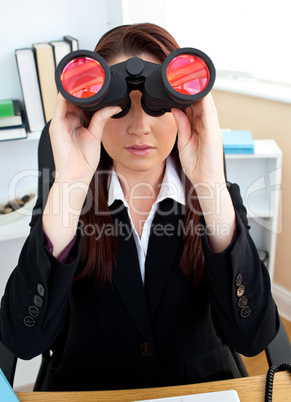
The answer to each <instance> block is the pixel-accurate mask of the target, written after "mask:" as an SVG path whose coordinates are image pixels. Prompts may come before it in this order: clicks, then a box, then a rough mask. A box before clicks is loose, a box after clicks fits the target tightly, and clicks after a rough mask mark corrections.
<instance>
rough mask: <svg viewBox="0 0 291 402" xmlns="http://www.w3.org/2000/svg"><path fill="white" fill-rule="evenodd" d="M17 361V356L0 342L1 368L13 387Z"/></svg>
mask: <svg viewBox="0 0 291 402" xmlns="http://www.w3.org/2000/svg"><path fill="white" fill-rule="evenodd" d="M16 363H17V357H16V356H14V355H13V354H12V353H11V352H9V350H8V349H6V347H5V346H4V345H3V344H2V343H1V342H0V368H1V369H2V371H3V373H4V375H5V377H6V378H7V380H8V381H9V384H10V385H11V387H13V382H14V375H15V370H16Z"/></svg>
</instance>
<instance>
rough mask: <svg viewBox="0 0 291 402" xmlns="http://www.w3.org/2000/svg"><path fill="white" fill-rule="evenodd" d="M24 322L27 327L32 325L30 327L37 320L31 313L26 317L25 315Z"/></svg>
mask: <svg viewBox="0 0 291 402" xmlns="http://www.w3.org/2000/svg"><path fill="white" fill-rule="evenodd" d="M23 322H24V324H25V325H26V326H27V327H30V328H31V327H33V326H34V325H35V320H34V318H32V317H31V316H30V315H27V316H26V317H24V319H23Z"/></svg>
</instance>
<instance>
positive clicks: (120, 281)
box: [110, 201, 153, 344]
mask: <svg viewBox="0 0 291 402" xmlns="http://www.w3.org/2000/svg"><path fill="white" fill-rule="evenodd" d="M110 210H111V212H112V217H113V221H114V224H115V228H116V230H117V232H118V256H117V266H116V268H115V269H114V272H113V283H114V285H115V288H116V290H117V292H118V294H119V297H120V299H121V300H122V303H123V304H124V306H125V308H126V309H127V311H128V313H129V314H130V315H131V317H132V319H133V321H134V322H135V324H136V326H137V327H138V328H139V330H140V331H141V332H142V334H143V335H144V336H145V339H146V340H147V341H149V342H151V343H152V344H153V333H152V327H151V322H150V316H149V311H148V306H147V301H146V296H145V291H144V286H143V283H142V279H141V274H140V267H139V261H138V255H137V251H136V245H135V241H134V238H133V235H132V227H131V224H130V221H129V218H128V214H127V211H126V208H125V207H124V205H123V203H122V202H121V201H115V202H114V203H113V204H112V206H111V207H110ZM116 211H118V212H116Z"/></svg>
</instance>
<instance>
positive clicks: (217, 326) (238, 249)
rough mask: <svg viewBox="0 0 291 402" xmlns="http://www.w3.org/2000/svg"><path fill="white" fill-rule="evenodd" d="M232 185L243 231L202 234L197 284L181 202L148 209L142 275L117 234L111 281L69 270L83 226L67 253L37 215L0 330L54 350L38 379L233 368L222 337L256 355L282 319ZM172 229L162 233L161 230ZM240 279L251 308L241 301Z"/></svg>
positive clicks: (18, 350) (79, 380) (127, 240)
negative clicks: (59, 252) (183, 260)
mask: <svg viewBox="0 0 291 402" xmlns="http://www.w3.org/2000/svg"><path fill="white" fill-rule="evenodd" d="M45 135H46V136H47V134H45ZM42 138H47V137H42ZM42 141H44V140H43V139H42ZM45 141H47V140H45ZM47 149H48V152H47V153H46V155H49V153H50V152H51V150H50V149H49V148H47ZM50 158H51V157H50ZM50 158H48V159H50ZM40 162H41V167H49V168H52V166H46V163H44V164H43V165H42V159H41V158H40ZM49 163H51V162H49ZM50 173H51V172H50ZM46 177H47V179H45V178H44V176H43V177H42V180H41V183H40V191H41V192H42V189H43V193H44V195H43V196H42V195H40V198H39V200H38V202H37V205H36V208H35V210H37V209H38V208H40V209H41V208H42V204H43V198H45V197H46V196H47V191H48V188H47V189H46V188H45V187H49V185H48V186H47V184H48V183H49V182H50V183H51V181H52V177H51V174H47V176H46ZM46 180H47V183H46ZM229 191H230V194H231V197H232V200H233V203H234V206H235V209H236V219H237V237H236V239H234V240H233V242H232V243H231V244H230V245H229V247H228V248H227V249H226V250H225V251H223V252H222V253H213V252H212V251H211V249H210V248H209V246H208V242H207V236H206V235H205V236H202V238H201V240H202V246H203V251H204V255H205V280H204V281H203V282H202V283H201V285H200V286H197V287H193V285H192V283H191V282H190V281H189V280H187V279H186V278H185V277H184V276H183V274H182V273H181V271H180V269H179V260H180V257H181V252H182V249H183V243H182V235H181V234H182V232H181V231H182V230H183V225H182V223H181V222H183V207H182V206H181V205H179V204H178V203H175V202H173V201H171V200H165V201H163V202H162V203H160V205H159V210H158V211H157V213H156V216H155V218H154V221H153V227H152V232H151V236H150V241H149V246H148V253H147V258H146V269H145V272H146V274H145V284H144V286H143V283H142V280H141V276H140V269H139V263H138V257H137V252H136V247H135V242H134V239H133V237H132V236H128V232H127V231H126V230H124V231H123V232H122V233H123V234H124V233H125V234H124V235H122V233H120V235H119V236H118V242H119V254H118V263H117V267H116V268H115V269H114V272H113V283H112V286H110V285H108V286H107V287H106V288H105V289H103V290H102V291H100V292H94V291H90V289H89V288H88V284H87V283H86V282H85V281H82V280H80V281H74V275H75V273H76V271H77V270H78V269H79V268H78V260H79V256H80V248H81V243H82V234H79V237H78V240H77V244H76V248H75V260H74V261H73V262H72V263H70V264H62V263H61V262H60V261H58V260H57V259H55V258H54V257H53V256H52V255H51V254H50V253H49V252H48V250H47V249H46V248H45V247H44V246H43V233H42V225H41V215H39V214H37V215H36V216H35V217H34V218H33V219H32V223H31V225H32V229H31V233H30V236H29V237H28V239H27V241H26V243H25V245H24V247H23V250H22V252H21V255H20V258H19V263H18V266H17V267H16V269H15V270H14V271H13V273H12V275H11V277H10V279H9V281H8V284H7V287H6V291H5V295H4V297H3V299H2V304H1V316H0V319H1V320H0V324H1V326H0V334H1V340H2V342H3V343H4V344H5V345H6V346H7V347H8V348H9V349H10V350H11V351H12V352H13V353H15V354H16V355H17V356H19V357H21V358H23V359H30V358H32V357H34V356H36V355H38V354H40V353H43V352H44V351H46V350H48V349H50V350H51V351H52V356H51V357H50V358H49V362H48V365H47V367H46V368H45V372H44V373H43V374H44V375H43V381H42V384H41V385H40V387H41V390H91V389H118V388H119V389H120V388H138V387H153V386H168V385H179V384H185V383H193V382H201V381H210V380H217V379H223V378H231V377H233V376H235V373H234V371H233V370H232V363H231V356H230V354H229V351H228V348H227V347H226V346H225V345H229V347H230V348H232V349H234V350H236V351H238V352H240V353H243V354H245V355H247V356H250V355H254V354H257V353H259V352H261V351H262V350H263V349H264V348H265V347H266V346H267V345H268V344H269V342H270V341H271V340H272V339H273V337H274V336H275V335H276V332H277V328H278V323H277V321H278V320H277V317H278V316H277V309H276V306H275V303H274V301H273V299H272V296H271V292H270V280H269V275H268V272H267V269H266V267H265V266H264V265H263V264H262V263H261V261H260V259H259V257H258V253H257V251H256V248H255V246H254V243H253V241H252V239H251V238H250V236H249V228H248V226H247V220H246V214H245V208H244V207H243V205H242V202H241V197H240V194H239V188H238V186H237V185H230V186H229ZM111 208H112V210H114V213H113V217H114V220H115V224H116V225H117V226H116V227H118V225H119V227H122V225H124V227H126V225H127V227H129V225H130V223H129V219H128V216H127V212H126V210H125V208H122V206H121V207H120V204H119V205H118V204H117V203H114V204H113V206H112V207H111ZM117 211H118V212H117ZM169 211H171V213H168V212H169ZM112 212H113V211H112ZM184 229H185V228H184ZM165 230H166V233H167V235H165V234H164V235H161V233H165ZM242 286H243V287H242ZM243 290H244V296H246V297H247V303H246V304H247V307H248V308H247V309H246V308H245V307H244V306H241V305H239V304H238V301H239V300H240V301H242V300H241V294H240V293H239V292H241V291H243ZM243 300H245V299H243ZM31 307H32V308H31ZM35 307H37V309H38V314H37V316H33V315H32V314H31V312H33V311H34V312H37V311H36V310H35Z"/></svg>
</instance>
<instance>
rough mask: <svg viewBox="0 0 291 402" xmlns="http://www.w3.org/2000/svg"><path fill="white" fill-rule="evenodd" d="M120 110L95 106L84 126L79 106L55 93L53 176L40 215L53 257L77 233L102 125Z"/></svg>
mask: <svg viewBox="0 0 291 402" xmlns="http://www.w3.org/2000/svg"><path fill="white" fill-rule="evenodd" d="M120 111H121V108H120V107H119V106H111V107H107V108H104V109H101V110H98V111H97V112H96V113H95V114H94V115H93V117H92V119H91V121H90V124H89V127H88V128H85V127H82V126H81V124H80V115H81V111H80V109H79V108H77V107H76V106H74V105H72V104H70V103H68V102H67V101H66V100H65V99H64V98H63V97H62V96H61V95H60V94H59V95H58V98H57V102H56V107H55V112H54V116H53V119H52V121H51V124H50V129H49V130H50V139H51V144H52V150H53V155H54V161H55V168H56V179H55V182H54V184H53V185H52V187H51V189H50V192H49V196H48V199H47V202H46V205H45V208H44V211H43V216H42V225H43V230H44V232H45V233H46V235H47V236H48V238H49V239H50V241H51V243H52V244H53V254H54V256H56V257H58V256H59V255H60V253H61V252H62V251H63V249H64V248H65V247H66V246H67V245H68V244H69V242H70V241H71V240H72V239H73V238H74V236H75V234H76V230H77V224H78V221H79V217H80V214H81V211H82V208H83V205H84V201H85V199H86V196H87V192H88V189H89V184H90V181H91V179H92V177H93V175H94V173H95V171H96V169H97V166H98V163H99V159H100V144H101V139H102V132H103V128H104V126H105V124H106V121H107V120H108V119H109V118H110V117H111V116H113V115H114V114H116V113H118V112H120Z"/></svg>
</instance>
